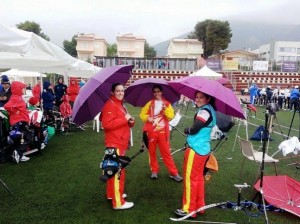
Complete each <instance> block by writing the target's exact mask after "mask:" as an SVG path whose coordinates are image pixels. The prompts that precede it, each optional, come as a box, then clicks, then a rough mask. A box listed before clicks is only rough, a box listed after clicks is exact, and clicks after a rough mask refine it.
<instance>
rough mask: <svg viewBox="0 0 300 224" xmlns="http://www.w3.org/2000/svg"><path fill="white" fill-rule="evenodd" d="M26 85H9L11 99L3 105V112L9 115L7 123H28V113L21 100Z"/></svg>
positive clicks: (18, 83) (20, 83)
mask: <svg viewBox="0 0 300 224" xmlns="http://www.w3.org/2000/svg"><path fill="white" fill-rule="evenodd" d="M26 86H27V85H26V84H24V83H22V82H18V81H14V82H13V83H12V84H11V93H12V95H11V97H10V99H9V101H8V102H7V103H6V104H5V105H4V108H5V110H6V111H7V112H8V114H9V123H10V125H14V124H16V123H18V122H20V121H25V122H27V123H29V111H28V110H27V108H26V103H25V101H24V99H23V98H22V94H23V92H22V90H23V89H24V88H26Z"/></svg>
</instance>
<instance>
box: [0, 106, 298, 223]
mask: <svg viewBox="0 0 300 224" xmlns="http://www.w3.org/2000/svg"><path fill="white" fill-rule="evenodd" d="M129 110H130V112H131V113H132V114H133V115H135V117H136V121H137V122H136V126H135V127H134V129H133V134H134V146H133V147H132V148H131V149H130V150H129V151H128V154H127V155H129V156H131V155H133V154H134V153H136V152H137V151H138V150H139V147H140V143H141V137H142V134H141V127H142V123H141V122H140V120H139V118H138V116H137V115H138V113H139V108H133V107H129ZM182 111H185V108H183V110H182ZM264 111H265V110H264V108H263V107H260V108H259V111H258V113H257V118H250V122H251V123H254V124H257V125H263V124H264V117H265V115H264V113H263V112H264ZM193 113H194V111H193V108H190V109H189V110H188V111H187V116H188V117H189V118H188V119H187V118H184V119H182V121H181V123H180V124H179V126H178V128H179V129H180V130H183V129H184V127H187V126H188V124H189V123H191V120H192V116H193ZM276 115H277V118H278V123H277V121H276V120H275V121H274V128H273V130H274V132H275V131H276V132H279V133H280V129H279V128H278V126H279V125H280V126H285V128H284V127H282V128H281V129H282V132H283V133H284V134H287V132H288V127H289V125H290V123H291V117H292V115H293V113H291V112H288V111H280V112H278V113H277V114H276ZM88 125H89V127H88V128H87V130H86V131H79V130H76V131H72V132H70V133H69V134H68V135H61V134H56V135H55V136H54V138H53V139H52V140H51V141H50V142H49V144H48V146H47V147H46V148H45V149H44V151H43V154H42V155H34V156H31V159H30V161H28V162H23V163H20V164H18V165H16V164H14V163H11V162H7V163H5V164H0V178H1V179H2V180H3V181H4V182H5V183H6V184H7V186H8V187H9V188H10V189H11V190H12V191H13V192H14V195H13V196H11V195H10V194H9V193H8V192H7V191H6V190H5V188H4V187H3V186H2V185H1V183H0V223H5V224H6V223H7V224H9V223H11V224H15V223H99V224H100V223H101V224H105V223H110V224H129V223H130V224H131V223H145V224H152V223H153V224H155V223H172V221H170V220H169V218H170V217H174V214H173V210H175V209H177V208H180V206H181V196H182V183H177V182H174V181H173V180H171V179H170V178H169V177H168V173H167V170H166V168H165V167H164V165H163V164H162V163H160V164H161V171H160V173H159V179H157V180H152V179H150V171H149V166H148V155H147V152H144V153H142V154H141V155H139V156H138V157H137V158H136V159H134V160H133V161H132V164H131V165H130V166H128V167H127V173H126V175H127V179H126V193H127V194H128V199H127V200H128V201H133V202H134V203H135V206H134V207H133V208H132V209H129V210H124V211H113V210H112V207H111V202H110V201H107V200H106V198H105V184H104V183H102V182H100V181H99V179H98V177H99V176H100V169H99V163H100V161H101V158H102V156H103V152H104V146H103V132H102V131H101V132H99V133H97V132H95V131H93V130H92V128H91V123H88ZM292 128H293V129H292V131H291V134H290V136H294V135H295V136H297V137H298V135H299V133H298V129H299V114H298V113H296V116H295V119H294V122H293V126H292ZM237 129H238V122H237V123H236V125H235V126H234V127H233V128H232V129H231V131H230V132H229V133H228V140H227V141H225V142H224V144H223V145H222V146H221V148H219V149H218V150H217V151H216V152H215V156H216V157H217V159H218V163H219V171H218V172H217V173H213V174H212V176H211V179H210V180H209V181H207V182H206V186H205V187H206V203H207V204H209V203H215V202H221V201H227V200H231V201H235V200H236V199H237V189H236V188H234V187H233V185H234V184H236V183H245V182H246V183H248V184H251V185H253V183H254V181H255V178H256V174H257V169H258V164H256V163H254V162H251V161H248V160H247V161H246V162H245V167H244V172H243V173H244V174H243V176H242V178H241V180H239V174H240V166H241V162H242V158H243V157H242V154H241V151H240V149H239V145H238V142H237V144H236V146H235V148H233V144H234V141H235V137H236V135H237ZM254 129H255V126H252V125H249V133H250V135H251V134H252V133H253V132H254ZM238 134H239V135H240V136H241V137H244V136H245V126H244V125H243V124H242V125H241V126H240V128H239V133H238ZM272 138H273V139H274V141H271V142H270V147H269V154H273V153H274V152H275V151H277V147H278V145H279V144H280V142H281V141H283V137H282V136H281V135H280V134H275V133H273V134H272ZM184 142H185V138H184V137H183V136H182V135H180V134H179V133H178V132H177V131H173V133H172V139H171V146H172V149H178V148H181V147H182V146H183V144H184ZM216 143H217V142H216V141H213V142H212V146H214V145H215V144H216ZM253 144H254V145H256V146H259V145H260V144H261V143H260V142H253ZM276 157H281V153H278V154H277V156H276ZM174 159H175V162H176V164H177V166H178V168H179V170H180V173H181V171H182V163H183V152H178V153H176V154H175V155H174ZM295 161H296V159H295V158H288V157H285V158H284V159H281V160H280V162H279V163H278V165H277V167H278V172H279V174H281V175H289V176H291V177H293V178H295V179H296V180H298V181H299V179H300V178H299V175H300V171H298V172H297V169H296V166H294V165H291V166H287V165H288V164H290V163H293V162H295ZM265 174H266V175H274V168H273V166H272V165H269V164H267V165H266V168H265ZM255 193H256V192H255V191H254V190H253V189H252V188H251V189H245V190H243V193H242V196H243V199H249V200H251V199H252V198H253V196H254V195H255ZM268 217H269V220H270V223H278V224H279V223H283V224H287V223H299V218H297V217H296V216H294V215H291V214H289V213H287V212H283V213H279V212H268ZM197 220H206V221H215V222H233V223H249V221H250V223H264V218H263V216H261V217H259V218H250V219H249V217H248V216H247V215H245V213H244V212H242V211H237V212H235V211H233V210H230V209H224V210H221V209H216V208H214V209H209V210H207V211H206V213H205V214H204V215H201V216H198V218H197Z"/></svg>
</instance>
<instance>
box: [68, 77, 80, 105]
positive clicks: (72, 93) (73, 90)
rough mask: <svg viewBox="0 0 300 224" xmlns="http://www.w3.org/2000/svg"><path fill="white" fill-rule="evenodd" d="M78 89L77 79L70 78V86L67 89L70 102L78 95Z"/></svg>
mask: <svg viewBox="0 0 300 224" xmlns="http://www.w3.org/2000/svg"><path fill="white" fill-rule="evenodd" d="M79 90H80V87H79V85H78V82H77V79H76V78H74V77H71V78H70V84H69V88H68V91H67V92H68V95H69V97H70V102H75V99H76V97H77V95H78V93H79Z"/></svg>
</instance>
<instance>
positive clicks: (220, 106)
mask: <svg viewBox="0 0 300 224" xmlns="http://www.w3.org/2000/svg"><path fill="white" fill-rule="evenodd" d="M168 83H169V84H170V85H171V86H172V87H173V88H174V89H176V91H177V92H179V93H180V94H182V95H184V96H187V97H189V98H191V99H194V98H195V94H196V92H197V91H201V92H203V93H206V94H208V95H210V96H212V97H214V98H215V106H216V109H217V111H219V112H221V113H223V114H227V115H230V116H234V117H239V118H242V119H245V116H244V114H243V110H242V108H241V105H240V103H239V101H238V100H237V97H236V96H235V95H234V93H233V92H232V91H231V90H230V89H228V88H226V87H224V86H222V85H221V84H220V83H218V82H216V81H213V80H208V79H206V78H202V77H199V76H192V77H191V76H190V77H184V78H180V79H176V80H173V81H169V82H168Z"/></svg>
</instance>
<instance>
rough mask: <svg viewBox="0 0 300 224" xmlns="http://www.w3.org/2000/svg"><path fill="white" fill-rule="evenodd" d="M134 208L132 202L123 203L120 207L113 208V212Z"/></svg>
mask: <svg viewBox="0 0 300 224" xmlns="http://www.w3.org/2000/svg"><path fill="white" fill-rule="evenodd" d="M133 206H134V203H133V202H127V201H126V202H125V203H124V204H123V205H122V206H120V207H117V208H114V210H123V209H129V208H132V207H133Z"/></svg>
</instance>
